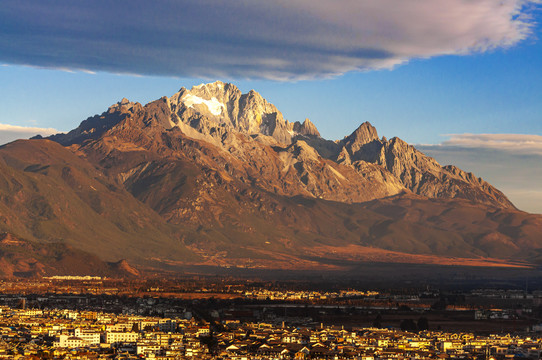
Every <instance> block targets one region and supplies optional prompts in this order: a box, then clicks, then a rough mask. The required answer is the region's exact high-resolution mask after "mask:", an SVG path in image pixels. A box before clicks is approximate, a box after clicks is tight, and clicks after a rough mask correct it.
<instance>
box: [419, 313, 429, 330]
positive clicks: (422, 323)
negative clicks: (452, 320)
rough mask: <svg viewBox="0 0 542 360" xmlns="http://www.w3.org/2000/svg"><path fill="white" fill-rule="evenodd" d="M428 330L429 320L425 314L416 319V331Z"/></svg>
mask: <svg viewBox="0 0 542 360" xmlns="http://www.w3.org/2000/svg"><path fill="white" fill-rule="evenodd" d="M424 330H429V320H427V318H426V317H425V316H422V317H420V318H419V319H418V331H424Z"/></svg>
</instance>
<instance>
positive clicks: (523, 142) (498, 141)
mask: <svg viewBox="0 0 542 360" xmlns="http://www.w3.org/2000/svg"><path fill="white" fill-rule="evenodd" d="M446 136H448V137H449V139H448V140H445V141H443V142H442V144H441V146H450V147H460V148H461V147H463V148H485V149H495V150H500V151H509V152H513V153H517V154H539V155H542V136H540V135H526V134H449V135H446Z"/></svg>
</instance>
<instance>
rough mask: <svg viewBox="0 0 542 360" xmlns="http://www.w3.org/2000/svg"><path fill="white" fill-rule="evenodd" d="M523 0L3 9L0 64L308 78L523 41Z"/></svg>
mask: <svg viewBox="0 0 542 360" xmlns="http://www.w3.org/2000/svg"><path fill="white" fill-rule="evenodd" d="M539 3H540V2H539V1H529V0H500V1H496V0H477V1H471V0H456V1H449V0H421V1H403V0H378V1H373V0H296V1H291V0H268V1H249V0H240V1H221V0H200V1H189V0H178V1H168V0H156V1H144V0H119V1H114V2H111V1H105V0H95V1H91V2H83V1H72V0H58V1H54V2H44V1H41V0H28V1H19V0H5V1H3V2H2V7H1V8H0V24H2V25H1V26H0V35H1V36H0V61H2V62H4V63H9V64H20V65H23V64H25V65H32V66H40V67H51V68H63V69H85V70H86V71H91V72H92V71H108V72H113V73H126V74H150V75H165V76H191V77H208V78H216V77H220V78H224V77H230V78H232V77H237V78H272V79H281V80H287V79H305V78H314V77H329V76H336V75H340V74H343V73H345V72H348V71H363V70H371V69H382V68H392V67H394V66H396V65H399V64H402V63H404V62H407V61H408V60H409V59H412V58H427V57H432V56H438V55H444V54H459V55H462V54H469V53H472V52H484V51H487V50H489V49H494V48H499V47H508V46H512V45H514V44H516V43H518V42H519V41H522V40H524V39H526V38H527V37H529V36H530V35H531V32H532V27H533V21H532V18H531V16H530V14H531V13H532V11H533V9H534V8H535V7H538V6H539V5H538V4H539Z"/></svg>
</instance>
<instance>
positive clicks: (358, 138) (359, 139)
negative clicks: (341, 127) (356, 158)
mask: <svg viewBox="0 0 542 360" xmlns="http://www.w3.org/2000/svg"><path fill="white" fill-rule="evenodd" d="M347 139H348V141H349V142H352V143H356V144H359V145H365V144H368V143H370V142H372V141H374V140H379V138H378V133H377V131H376V128H375V127H374V126H373V125H371V123H370V122H368V121H366V122H364V123H363V124H361V125H360V126H359V127H358V128H357V129H356V130H355V131H354V132H353V133H352V134H351V135H350V136H348V137H347Z"/></svg>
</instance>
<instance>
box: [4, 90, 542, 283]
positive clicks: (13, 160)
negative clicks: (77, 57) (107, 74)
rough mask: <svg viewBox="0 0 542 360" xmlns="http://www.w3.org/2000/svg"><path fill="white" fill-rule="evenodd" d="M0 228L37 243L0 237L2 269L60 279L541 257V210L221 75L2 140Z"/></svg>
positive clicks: (396, 142)
mask: <svg viewBox="0 0 542 360" xmlns="http://www.w3.org/2000/svg"><path fill="white" fill-rule="evenodd" d="M0 233H2V234H4V235H3V236H4V237H5V238H9V239H14V240H12V243H13V242H14V243H15V244H17V242H20V243H23V242H24V243H25V244H32V245H31V246H32V248H33V249H35V250H33V251H29V252H27V253H28V256H27V258H26V259H23V258H21V256H22V255H18V256H14V255H13V251H11V252H10V251H8V250H9V249H8V250H6V249H7V248H6V247H5V246H4V247H3V245H2V246H0V262H4V263H6V264H8V263H9V264H10V269H11V270H10V271H9V274H7V275H13V274H19V273H24V274H31V275H39V274H42V275H43V274H58V273H60V272H64V273H68V272H70V271H71V272H73V271H75V270H70V269H69V267H68V266H67V265H65V263H66V261H64V262H62V261H61V259H63V258H67V257H73V258H76V257H78V258H85V257H87V258H89V259H94V260H93V261H94V262H93V264H95V265H93V266H92V267H95V268H96V273H98V272H99V273H104V274H105V273H111V271H113V272H114V271H120V273H122V274H124V275H130V276H135V274H136V272H137V270H135V269H134V268H132V265H135V266H136V267H138V268H139V269H168V270H171V271H176V269H180V268H181V267H182V266H186V265H202V266H213V267H219V268H220V267H241V268H262V269H293V270H294V269H295V270H303V269H311V270H323V271H324V270H347V269H348V268H349V267H351V266H353V265H355V264H359V263H367V262H390V263H419V264H443V265H465V266H498V267H533V266H536V265H538V264H540V263H541V262H542V257H541V254H542V253H541V249H542V216H540V215H533V214H528V213H525V212H522V211H520V210H518V209H516V208H515V206H514V205H513V204H512V203H511V202H510V201H509V200H508V198H507V197H506V196H505V195H504V194H503V193H502V192H501V191H499V190H498V189H496V188H495V187H493V186H492V185H491V184H489V183H487V182H486V181H484V180H483V179H481V178H479V177H477V176H475V175H474V174H472V173H467V172H465V171H463V170H461V169H459V168H457V167H455V166H453V165H447V166H441V165H440V164H439V163H438V162H437V161H435V160H434V159H433V158H431V157H429V156H426V155H424V154H423V153H421V152H420V151H418V150H416V149H415V148H414V147H413V146H412V145H409V144H407V143H406V142H404V141H403V140H401V139H400V138H396V137H395V138H392V139H389V140H388V139H386V138H384V137H382V138H380V137H379V136H378V134H377V131H376V129H375V128H374V127H373V126H372V125H371V124H370V123H369V122H364V123H362V124H361V125H360V126H359V127H358V128H357V129H356V130H355V131H354V132H353V133H352V134H350V135H348V136H346V137H344V138H343V139H342V140H338V141H331V140H326V139H324V138H322V137H321V136H320V133H319V131H318V129H317V128H316V126H315V125H314V124H313V123H312V122H311V121H310V120H309V119H306V120H305V121H304V122H303V123H301V122H290V121H288V120H286V119H284V117H283V115H282V114H281V112H280V111H279V110H278V109H277V108H276V107H275V106H274V105H273V104H271V103H269V102H267V100H265V99H264V98H262V96H261V95H260V94H258V93H257V92H255V91H254V90H251V91H250V92H248V93H246V94H243V93H242V92H241V91H240V90H239V89H238V88H237V87H236V86H235V85H233V84H227V83H222V82H220V81H217V82H214V83H210V84H202V85H199V86H195V87H193V88H192V89H190V90H188V89H185V88H181V89H180V91H179V92H177V93H175V94H174V95H173V96H171V97H162V98H160V99H158V100H156V101H153V102H150V103H148V104H146V105H142V104H139V103H134V102H130V101H129V100H127V99H122V100H121V101H120V102H118V103H117V104H114V105H112V106H111V107H110V108H109V109H107V111H105V112H104V113H102V114H101V115H96V116H93V117H90V118H88V119H86V120H84V121H83V122H82V123H81V124H80V126H79V127H77V128H76V129H74V130H72V131H70V132H68V133H66V134H57V135H53V136H50V137H48V138H35V139H31V140H19V141H15V142H13V143H10V144H6V145H4V146H2V147H0ZM0 245H1V244H0ZM6 246H7V245H6ZM10 246H11V247H12V248H13V246H14V245H10ZM27 246H30V245H27ZM51 246H54V247H55V249H57V250H56V255H51V254H49V253H50V252H51V251H49V252H48V251H46V250H43V249H45V247H51ZM75 252H77V256H75V255H73V253H75ZM38 253H39V254H41V255H39V256H38ZM68 253H69V254H70V255H69V256H68V255H64V254H68ZM51 259H56V260H54V261H53V260H51ZM121 260H122V261H123V262H122V266H113V265H111V264H118V262H119V261H121ZM126 261H127V262H126ZM75 262H76V263H77V261H75ZM89 263H90V262H89ZM17 264H19V265H17ZM25 264H26V265H25ZM28 264H34V266H33V267H32V266H28ZM128 264H130V265H128ZM17 266H18V267H17ZM78 271H79V272H81V271H83V272H87V273H90V272H92V270H91V269H89V268H84V269H83V268H79V270H78Z"/></svg>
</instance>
